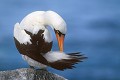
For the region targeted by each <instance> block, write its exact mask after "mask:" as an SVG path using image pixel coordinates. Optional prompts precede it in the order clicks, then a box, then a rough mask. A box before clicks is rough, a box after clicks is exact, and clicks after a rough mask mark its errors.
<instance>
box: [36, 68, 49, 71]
mask: <svg viewBox="0 0 120 80" xmlns="http://www.w3.org/2000/svg"><path fill="white" fill-rule="evenodd" d="M37 70H44V71H47V68H41V69H37Z"/></svg>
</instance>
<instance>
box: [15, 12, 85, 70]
mask: <svg viewBox="0 0 120 80" xmlns="http://www.w3.org/2000/svg"><path fill="white" fill-rule="evenodd" d="M48 26H50V27H52V29H53V30H54V32H55V34H56V37H57V40H58V45H59V49H60V51H51V48H52V38H51V35H50V32H49V30H48V29H47V27H48ZM66 31H67V27H66V23H65V21H64V20H63V19H62V17H61V16H59V15H58V14H57V13H56V12H54V11H35V12H32V13H30V14H28V15H27V16H26V17H25V18H24V19H23V20H22V21H21V22H20V23H16V24H15V26H14V40H15V44H16V47H17V49H18V51H19V52H20V53H21V55H22V57H23V59H24V60H25V61H27V62H28V64H29V65H30V66H31V67H39V68H41V69H42V68H46V67H47V66H50V67H52V68H55V69H58V70H64V69H72V68H74V64H76V63H78V62H81V61H82V60H83V59H85V58H86V57H84V56H83V55H81V54H79V53H70V54H66V53H64V52H63V46H64V45H63V43H64V37H65V34H66Z"/></svg>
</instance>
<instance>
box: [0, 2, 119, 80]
mask: <svg viewBox="0 0 120 80" xmlns="http://www.w3.org/2000/svg"><path fill="white" fill-rule="evenodd" d="M37 10H44V11H46V10H53V11H55V12H57V13H58V14H60V15H61V16H62V17H63V18H64V19H65V21H66V23H67V27H68V32H67V35H66V39H65V52H78V51H80V52H82V54H85V56H87V57H88V59H86V60H84V62H82V63H80V64H77V65H76V67H77V68H75V69H72V70H65V71H58V70H55V69H52V68H49V71H51V72H53V73H57V74H59V75H61V76H64V77H65V78H67V79H69V80H120V0H59V1H58V0H0V71H3V70H13V69H17V68H24V67H28V64H27V63H26V62H25V61H24V60H23V59H22V57H21V55H20V54H19V52H18V51H17V49H16V47H15V44H14V40H13V29H14V24H15V23H16V22H20V21H21V20H22V19H23V18H24V17H25V16H26V15H27V14H29V13H31V12H33V11H37ZM52 35H53V36H52V37H53V41H54V44H53V50H58V48H57V47H58V45H57V41H56V38H55V35H54V33H53V32H52Z"/></svg>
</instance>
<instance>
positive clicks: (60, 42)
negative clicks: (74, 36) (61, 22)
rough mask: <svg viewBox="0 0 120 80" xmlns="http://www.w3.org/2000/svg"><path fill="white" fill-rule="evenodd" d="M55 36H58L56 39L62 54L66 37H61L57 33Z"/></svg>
mask: <svg viewBox="0 0 120 80" xmlns="http://www.w3.org/2000/svg"><path fill="white" fill-rule="evenodd" d="M55 34H56V38H57V40H58V46H59V49H60V51H61V52H63V49H64V37H65V35H63V34H61V35H59V34H58V33H55Z"/></svg>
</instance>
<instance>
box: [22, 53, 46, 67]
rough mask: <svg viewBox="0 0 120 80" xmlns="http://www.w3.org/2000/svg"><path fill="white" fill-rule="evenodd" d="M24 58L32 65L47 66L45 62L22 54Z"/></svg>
mask: <svg viewBox="0 0 120 80" xmlns="http://www.w3.org/2000/svg"><path fill="white" fill-rule="evenodd" d="M22 58H23V59H24V60H25V61H27V62H28V64H29V65H30V66H35V67H40V68H46V67H47V66H46V65H44V64H41V63H39V62H37V61H35V60H33V59H31V58H30V57H28V56H26V55H22Z"/></svg>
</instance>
